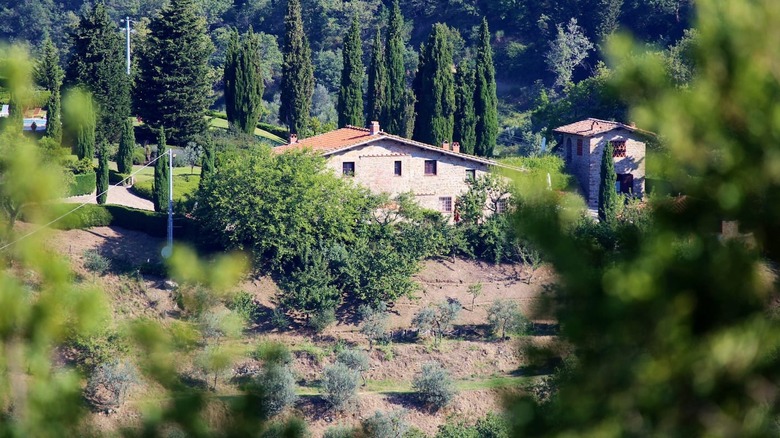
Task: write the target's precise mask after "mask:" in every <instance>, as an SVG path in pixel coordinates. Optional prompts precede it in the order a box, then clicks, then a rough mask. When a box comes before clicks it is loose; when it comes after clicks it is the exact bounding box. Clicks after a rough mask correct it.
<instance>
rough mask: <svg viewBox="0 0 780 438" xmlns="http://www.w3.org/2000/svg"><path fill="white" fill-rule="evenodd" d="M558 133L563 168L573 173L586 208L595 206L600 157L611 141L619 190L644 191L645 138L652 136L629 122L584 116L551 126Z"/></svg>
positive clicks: (629, 193) (599, 175)
mask: <svg viewBox="0 0 780 438" xmlns="http://www.w3.org/2000/svg"><path fill="white" fill-rule="evenodd" d="M553 132H555V133H557V134H560V141H561V143H560V144H561V145H562V150H563V157H564V160H565V162H566V169H567V171H568V172H569V173H571V174H572V175H574V177H575V178H576V179H577V182H578V183H579V185H580V190H581V191H582V194H583V195H584V196H585V199H586V200H587V202H588V207H589V208H598V203H599V186H600V184H601V156H602V155H603V153H604V147H605V146H606V145H607V143H610V142H611V143H612V147H613V153H612V156H613V159H614V160H615V173H616V174H617V184H616V187H615V190H617V191H618V192H620V193H623V194H627V195H632V196H636V197H639V198H641V197H643V196H644V193H645V154H646V145H645V139H646V138H647V136H648V135H652V134H651V133H649V132H647V131H642V130H640V129H637V128H636V127H635V126H632V125H625V124H623V123H620V122H611V121H608V120H599V119H593V118H588V119H585V120H582V121H579V122H575V123H571V124H569V125H564V126H561V127H558V128H555V129H554V130H553Z"/></svg>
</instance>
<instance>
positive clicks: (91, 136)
mask: <svg viewBox="0 0 780 438" xmlns="http://www.w3.org/2000/svg"><path fill="white" fill-rule="evenodd" d="M86 96H87V99H84V101H83V102H81V104H82V105H80V107H79V109H78V110H79V111H82V114H79V115H77V116H76V117H71V118H69V119H68V120H73V122H71V123H68V125H72V129H73V131H74V138H73V140H74V141H73V153H74V154H76V156H77V157H79V160H83V159H84V158H87V159H89V160H92V159H93V158H95V124H96V123H97V121H96V117H97V116H96V114H95V107H94V105H93V103H92V99H91V98H90V97H89V94H86ZM74 119H75V120H74Z"/></svg>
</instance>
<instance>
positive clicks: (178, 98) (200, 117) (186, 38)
mask: <svg viewBox="0 0 780 438" xmlns="http://www.w3.org/2000/svg"><path fill="white" fill-rule="evenodd" d="M199 10H200V8H199V7H198V5H197V4H196V2H195V1H194V0H171V1H170V2H169V3H168V5H167V6H165V7H163V9H162V11H161V12H160V14H158V15H157V16H156V17H155V18H153V19H152V21H151V22H150V23H149V36H148V37H147V40H146V44H145V46H144V50H142V53H141V56H140V57H139V62H138V67H139V75H138V79H137V81H136V86H137V89H138V93H137V97H138V98H137V105H138V113H139V115H140V116H141V117H142V118H143V119H144V122H145V123H146V124H147V125H148V126H165V127H166V129H167V134H168V137H169V140H170V141H171V143H172V144H179V145H186V144H187V142H189V141H195V140H196V139H198V138H200V137H201V136H202V135H203V133H204V132H206V130H207V128H208V126H207V124H206V119H205V118H204V116H205V115H206V109H207V108H208V107H209V105H210V104H211V102H212V100H213V98H212V91H211V81H210V79H209V64H208V61H209V57H210V56H211V54H212V52H213V50H214V47H213V45H212V44H211V39H210V38H209V36H208V34H207V33H206V31H207V29H206V19H205V18H204V17H203V16H202V15H200V13H199V12H198V11H199Z"/></svg>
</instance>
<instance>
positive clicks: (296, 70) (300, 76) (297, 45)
mask: <svg viewBox="0 0 780 438" xmlns="http://www.w3.org/2000/svg"><path fill="white" fill-rule="evenodd" d="M282 53H283V57H284V61H283V64H282V82H281V85H280V88H281V92H282V96H281V106H280V107H279V119H280V120H282V122H283V123H284V124H285V125H287V128H288V129H289V131H290V133H294V134H298V138H303V137H304V136H306V135H307V129H306V127H307V125H308V119H309V111H311V95H312V93H313V92H314V67H312V63H311V48H309V42H308V40H307V38H306V33H305V32H304V30H303V21H302V19H301V2H300V0H288V1H287V14H286V15H285V17H284V47H283V49H282Z"/></svg>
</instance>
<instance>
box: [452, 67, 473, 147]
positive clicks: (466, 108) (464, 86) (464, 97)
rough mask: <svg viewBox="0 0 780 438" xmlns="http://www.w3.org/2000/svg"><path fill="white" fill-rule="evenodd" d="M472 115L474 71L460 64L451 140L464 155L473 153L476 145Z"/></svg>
mask: <svg viewBox="0 0 780 438" xmlns="http://www.w3.org/2000/svg"><path fill="white" fill-rule="evenodd" d="M475 129H476V117H475V115H474V69H473V67H471V66H470V65H468V64H467V63H465V62H464V63H462V64H461V65H460V67H459V68H458V71H457V73H456V74H455V127H454V129H453V132H452V140H453V141H457V142H458V143H460V151H461V152H463V153H464V154H473V153H474V144H475V143H476V131H475Z"/></svg>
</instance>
